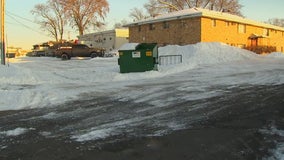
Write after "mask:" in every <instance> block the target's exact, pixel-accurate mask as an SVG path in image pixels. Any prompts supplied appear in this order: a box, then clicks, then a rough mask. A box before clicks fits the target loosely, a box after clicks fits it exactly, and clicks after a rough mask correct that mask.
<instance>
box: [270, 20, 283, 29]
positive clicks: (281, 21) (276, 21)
mask: <svg viewBox="0 0 284 160" xmlns="http://www.w3.org/2000/svg"><path fill="white" fill-rule="evenodd" d="M268 23H269V24H273V25H275V26H279V27H284V19H280V18H273V19H269V20H268Z"/></svg>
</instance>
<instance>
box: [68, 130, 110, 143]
mask: <svg viewBox="0 0 284 160" xmlns="http://www.w3.org/2000/svg"><path fill="white" fill-rule="evenodd" d="M113 132H114V129H113V128H105V129H99V130H94V131H91V132H89V133H86V134H83V135H77V136H72V137H71V138H72V139H76V141H78V142H83V141H89V140H98V139H104V138H107V137H109V136H110V135H111V133H113Z"/></svg>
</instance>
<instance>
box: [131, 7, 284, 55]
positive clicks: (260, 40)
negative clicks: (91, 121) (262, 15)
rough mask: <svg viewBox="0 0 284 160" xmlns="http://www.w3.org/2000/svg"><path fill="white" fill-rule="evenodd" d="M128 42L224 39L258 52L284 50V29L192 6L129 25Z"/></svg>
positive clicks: (177, 42) (191, 42) (179, 43)
mask: <svg viewBox="0 0 284 160" xmlns="http://www.w3.org/2000/svg"><path fill="white" fill-rule="evenodd" d="M126 27H129V42H135V43H141V42H146V43H153V42H155V43H158V44H159V45H160V46H162V45H168V44H178V45H186V44H194V43H198V42H223V43H226V44H229V45H232V46H236V47H240V48H246V49H249V50H252V51H254V52H257V53H266V52H272V51H279V52H283V51H284V28H282V27H278V26H274V25H270V24H266V23H260V22H257V21H253V20H249V19H245V18H243V17H239V16H235V15H231V14H228V13H223V12H216V11H211V10H207V9H200V8H191V9H186V10H181V11H177V12H172V13H169V14H164V15H159V16H157V17H153V18H149V19H145V20H142V21H137V22H133V23H130V24H127V25H126Z"/></svg>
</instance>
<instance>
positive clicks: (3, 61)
mask: <svg viewBox="0 0 284 160" xmlns="http://www.w3.org/2000/svg"><path fill="white" fill-rule="evenodd" d="M0 27H1V40H0V44H1V46H0V47H1V48H0V50H1V64H2V65H5V58H6V52H5V0H1V26H0Z"/></svg>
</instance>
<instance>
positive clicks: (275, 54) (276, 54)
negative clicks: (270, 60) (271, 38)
mask: <svg viewBox="0 0 284 160" xmlns="http://www.w3.org/2000/svg"><path fill="white" fill-rule="evenodd" d="M267 57H275V58H279V57H281V58H284V53H281V52H272V53H271V54H268V55H267Z"/></svg>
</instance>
